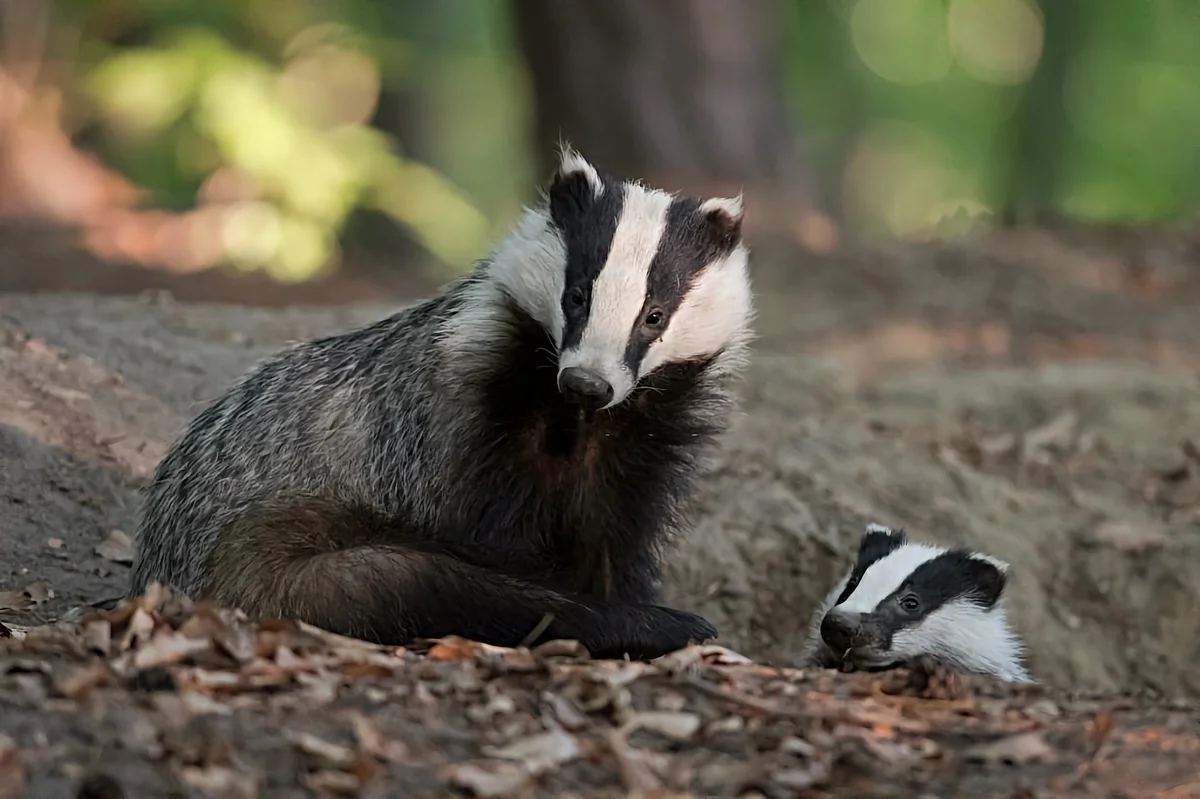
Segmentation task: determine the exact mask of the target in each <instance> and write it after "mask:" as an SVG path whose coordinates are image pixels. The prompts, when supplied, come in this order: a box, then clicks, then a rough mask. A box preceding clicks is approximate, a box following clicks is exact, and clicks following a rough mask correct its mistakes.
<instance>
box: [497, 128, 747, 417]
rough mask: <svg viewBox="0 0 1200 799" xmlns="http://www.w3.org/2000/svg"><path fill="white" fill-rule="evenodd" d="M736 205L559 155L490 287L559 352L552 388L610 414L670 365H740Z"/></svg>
mask: <svg viewBox="0 0 1200 799" xmlns="http://www.w3.org/2000/svg"><path fill="white" fill-rule="evenodd" d="M747 259H748V252H747V248H746V246H745V244H744V243H743V241H742V202H741V198H740V197H737V198H712V199H698V198H693V197H683V196H677V195H673V194H669V193H667V192H664V191H659V190H656V189H652V188H647V187H645V186H642V185H641V184H639V183H636V182H632V181H617V180H613V179H611V178H609V177H606V176H605V175H603V174H601V173H600V172H599V171H598V170H597V169H596V168H595V167H594V166H592V165H591V164H590V163H588V162H587V161H586V160H584V159H583V157H582V156H580V155H579V154H578V153H577V152H575V151H573V150H571V149H570V148H567V147H564V148H563V149H562V152H561V154H560V159H559V164H558V168H557V170H556V171H555V174H554V176H553V178H552V179H551V181H550V183H549V186H548V187H547V188H546V190H545V202H544V203H543V204H542V207H539V208H536V209H531V210H528V211H527V212H526V214H525V216H524V217H523V218H522V220H521V221H520V222H519V223H518V224H517V226H516V228H515V230H514V231H513V234H512V235H510V236H509V237H508V239H506V240H505V241H504V242H503V243H502V244H501V245H500V246H499V247H498V249H497V251H496V252H495V253H494V254H493V256H492V258H491V263H490V265H489V278H490V279H491V282H493V283H494V284H496V285H498V286H499V287H500V288H501V290H502V291H503V293H504V294H505V295H506V297H507V298H508V299H509V300H511V301H512V302H514V303H515V304H516V305H517V306H518V307H520V308H521V309H522V310H523V311H524V312H525V313H527V314H529V316H531V317H532V318H533V319H535V320H536V321H537V322H538V323H540V324H541V325H542V326H543V327H544V328H545V330H546V331H547V332H548V334H549V335H550V338H551V340H552V341H553V342H554V343H555V345H556V346H557V356H558V388H559V391H560V392H561V393H562V395H563V396H564V397H565V398H566V399H568V400H569V401H571V402H573V403H576V404H578V405H579V406H581V407H582V408H583V409H585V410H590V411H596V410H604V409H607V408H612V407H613V406H616V405H618V404H619V403H621V402H622V401H623V400H625V399H626V398H627V397H628V396H629V395H630V394H631V393H632V392H633V390H634V388H635V387H636V386H637V385H638V383H639V381H640V380H642V379H643V378H645V377H646V376H647V375H649V374H650V373H651V372H653V371H655V370H656V369H658V368H659V367H661V366H663V365H665V364H670V363H682V362H688V361H710V362H711V363H710V365H709V373H710V374H712V373H721V372H723V371H729V370H731V369H732V368H735V367H737V366H738V365H740V363H741V362H742V360H743V358H744V350H745V346H746V344H747V343H748V340H749V337H750V335H751V334H750V322H751V318H752V315H753V307H752V295H751V289H750V280H749V276H748V273H747Z"/></svg>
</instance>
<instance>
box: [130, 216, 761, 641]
mask: <svg viewBox="0 0 1200 799" xmlns="http://www.w3.org/2000/svg"><path fill="white" fill-rule="evenodd" d="M530 213H532V214H537V213H541V211H536V210H535V211H533V212H530ZM738 221H739V222H740V220H738ZM501 251H502V249H498V250H497V251H496V252H501ZM495 257H496V256H495V253H494V254H493V256H491V257H489V258H488V259H487V260H485V261H484V262H482V263H480V264H479V265H478V266H477V268H476V269H475V270H474V271H473V272H472V274H471V275H470V276H469V277H467V278H466V279H464V280H463V281H461V282H460V283H458V284H457V285H455V286H453V287H451V288H450V289H449V290H448V291H446V292H445V293H444V294H443V295H441V296H439V297H436V298H433V299H430V300H428V301H425V302H422V303H419V304H417V305H414V306H412V307H408V308H405V309H403V310H401V311H399V312H398V313H396V314H394V315H392V316H389V317H388V318H385V319H382V320H380V321H379V322H377V323H375V324H372V325H368V326H365V327H363V328H360V329H356V330H352V331H349V332H346V333H343V334H340V335H335V336H330V337H327V338H323V339H319V340H316V341H311V342H306V343H301V344H298V345H295V346H293V347H291V348H290V349H288V350H286V351H284V352H281V353H279V354H278V355H276V356H273V357H271V358H269V359H267V360H266V361H264V362H262V363H261V364H259V365H258V366H256V367H255V368H254V369H252V370H251V371H249V372H248V373H247V374H245V375H244V376H242V377H241V378H240V379H239V380H238V381H236V382H235V383H234V384H233V385H232V386H230V388H229V389H228V390H227V391H226V392H225V393H224V394H223V395H221V396H220V397H219V398H218V399H217V400H216V401H215V402H213V403H212V404H211V405H210V406H209V407H207V408H206V409H205V410H204V411H203V412H201V413H200V414H199V415H198V416H196V417H195V418H194V419H193V420H191V422H190V423H189V424H188V425H187V427H186V429H185V430H184V431H183V433H182V435H181V436H180V437H179V438H178V439H177V440H176V441H175V442H174V444H173V445H172V447H171V448H170V450H169V452H168V453H167V455H166V457H165V458H164V459H163V461H162V462H161V464H160V465H159V467H158V469H157V471H156V473H155V475H154V478H153V480H152V482H151V484H150V485H149V487H148V489H147V491H146V497H145V506H144V513H143V520H142V523H141V525H140V527H139V529H138V531H137V536H136V548H137V556H136V561H135V564H134V568H133V574H132V579H131V582H130V589H129V591H130V594H137V593H140V592H142V591H143V590H144V589H145V588H146V587H147V585H148V584H149V583H150V582H152V581H158V582H161V583H164V584H166V585H168V586H169V587H171V588H173V589H175V590H177V591H179V592H182V593H184V594H187V595H189V596H193V597H200V596H204V595H205V594H206V593H207V591H208V588H209V585H210V583H211V582H212V579H213V576H214V575H213V574H212V568H213V565H212V564H213V555H214V548H215V547H216V545H217V542H218V540H219V538H220V536H221V535H222V531H223V530H229V529H235V528H236V525H237V524H239V523H242V521H244V520H245V519H246V518H248V514H253V513H255V512H261V509H263V508H267V509H270V508H272V507H281V506H286V505H287V503H289V502H291V501H292V500H293V499H295V500H296V501H307V500H306V498H311V499H315V500H317V501H319V502H320V503H324V504H323V505H321V506H319V507H325V508H341V507H345V508H354V509H359V510H362V511H364V512H368V513H371V514H375V515H377V517H378V518H379V519H382V520H385V521H386V523H387V524H391V525H395V526H397V527H402V528H403V529H404V530H406V531H408V532H409V533H411V535H412V536H413V537H415V538H417V539H422V540H429V541H433V542H443V541H444V542H446V543H447V544H454V545H461V546H463V547H466V548H467V549H468V550H469V549H471V548H472V547H476V546H479V547H483V546H485V544H484V543H478V542H474V541H473V540H472V531H471V530H467V529H463V518H464V516H465V515H467V511H466V510H463V508H478V507H482V506H484V505H486V504H487V503H488V502H489V501H491V500H490V499H489V497H488V496H480V495H479V494H480V493H481V492H486V491H496V492H497V494H503V493H504V491H505V487H506V485H507V483H506V482H505V479H506V478H505V477H504V475H503V470H504V468H510V469H513V470H522V469H526V470H528V469H529V465H528V464H527V463H524V462H511V463H505V464H498V462H497V461H495V460H494V459H493V460H489V459H488V458H484V457H481V453H494V452H495V451H496V449H497V444H498V443H500V442H498V440H497V435H498V433H497V431H496V430H495V429H493V428H492V427H490V426H489V423H488V421H487V420H488V418H489V412H490V410H491V409H490V408H489V403H494V402H495V399H494V398H492V397H490V396H489V394H488V391H489V386H490V385H492V383H491V381H493V380H494V379H495V378H496V376H497V370H499V369H503V368H507V366H506V361H505V358H506V357H508V355H506V353H508V354H509V355H511V353H510V350H511V348H512V347H513V341H514V337H517V336H519V335H521V330H522V328H523V326H527V325H528V324H529V322H530V321H531V320H530V319H528V318H526V317H525V316H524V315H523V314H521V313H519V312H517V311H516V310H515V309H514V302H513V298H512V297H511V296H510V295H509V293H508V292H506V291H505V289H504V288H503V287H502V286H500V285H498V284H497V282H496V281H495V280H494V279H493V278H494V270H495V266H496V262H495ZM554 300H555V301H557V298H554ZM749 337H750V331H749V328H748V327H747V328H746V329H743V330H739V331H736V335H734V336H732V337H731V338H730V340H728V341H727V342H725V343H724V346H723V349H722V350H721V351H720V352H718V353H714V354H713V358H712V359H711V362H709V363H708V364H707V365H705V366H703V367H702V368H701V367H697V368H698V371H697V373H696V376H695V380H694V385H693V386H690V387H689V390H690V391H695V392H696V393H695V397H696V401H694V402H689V403H688V404H687V406H686V413H685V414H684V417H685V420H686V421H687V422H688V423H689V424H693V425H695V426H696V429H698V430H702V431H706V432H704V433H703V434H697V435H695V441H694V442H693V443H691V444H688V445H687V449H686V451H684V452H681V453H680V454H679V456H678V458H677V459H676V460H677V462H673V463H672V465H670V467H669V468H670V469H672V470H673V472H672V476H671V479H670V480H668V481H666V482H665V483H664V485H667V486H669V490H668V492H667V493H666V494H664V495H663V496H662V497H661V506H662V509H663V510H662V516H661V518H656V519H650V520H648V521H647V526H648V527H650V528H653V529H648V530H647V531H646V540H647V542H648V543H647V544H646V546H645V551H644V552H638V551H634V552H630V553H627V554H628V559H631V561H637V562H631V563H630V564H627V566H626V567H622V568H626V571H628V572H629V574H630V575H632V576H630V577H629V579H628V580H627V581H625V582H624V583H623V582H622V579H623V578H620V575H619V574H618V577H614V578H613V580H615V582H614V585H613V587H612V593H611V594H610V595H611V596H614V597H616V598H619V599H621V600H623V601H624V600H628V601H631V602H653V601H654V600H655V599H656V597H657V590H656V589H655V588H654V587H653V586H654V585H655V584H656V583H657V580H658V560H657V558H658V553H659V550H660V548H661V546H662V544H664V543H665V542H666V541H668V540H669V539H670V537H671V536H672V535H673V534H675V533H676V532H678V531H679V530H680V529H681V528H682V526H683V523H684V513H683V508H684V506H685V504H686V501H687V499H688V496H689V494H690V486H691V484H692V480H693V479H694V477H695V474H696V472H697V470H698V469H699V466H700V463H701V462H702V460H703V459H704V457H705V456H706V455H709V454H711V453H712V451H713V450H712V448H713V446H714V445H715V443H716V437H717V434H719V433H720V431H722V430H724V429H725V427H726V425H727V423H728V420H729V415H730V413H731V412H732V411H733V409H734V407H735V406H734V397H733V394H732V386H731V380H732V379H734V378H735V377H736V374H737V371H738V368H739V367H740V366H741V365H742V363H743V362H744V360H745V358H746V346H747V342H748V341H749ZM639 396H641V397H643V398H642V399H640V400H638V401H639V402H643V403H649V402H652V400H651V399H648V398H646V397H645V396H644V395H639V394H637V393H636V392H635V394H634V395H631V398H630V401H633V400H634V399H635V398H637V397H639ZM709 432H711V433H712V434H711V435H710V434H709ZM664 468H666V467H664ZM522 501H525V502H526V505H525V506H522V505H521V502H522ZM537 501H538V500H537V499H536V498H531V499H527V500H519V499H513V500H512V503H511V505H510V506H505V507H504V508H497V510H496V514H498V515H499V514H502V513H510V512H511V514H513V515H514V518H519V516H518V514H519V513H520V512H523V509H527V507H529V505H528V503H531V502H537ZM256 509H259V510H256ZM339 523H340V522H339V521H338V520H335V519H330V520H329V524H330V525H332V526H336V525H337V524H339ZM262 529H267V528H262ZM335 534H336V531H335ZM589 534H590V531H581V532H580V535H589ZM546 535H550V532H547V531H542V532H540V533H538V532H537V531H535V532H534V534H532V538H534V539H537V538H538V537H539V536H543V537H544V536H546ZM486 543H487V545H489V546H491V545H496V546H500V547H501V548H502V547H503V546H504V544H503V542H502V541H501V542H499V543H497V541H495V540H493V541H490V542H486ZM544 543H545V542H544V541H541V540H522V539H520V538H518V539H517V540H515V541H514V546H542V545H544ZM597 546H599V544H598V545H597ZM605 546H608V545H605ZM615 546H616V545H615V544H614V545H613V546H610V547H609V549H608V550H605V551H606V552H607V556H606V557H610V559H611V560H612V562H618V561H620V559H621V558H623V557H625V556H626V553H614V551H613V547H615ZM639 546H640V545H639ZM481 554H482V550H481ZM484 557H485V559H486V555H485V556H484ZM643 561H644V562H643ZM608 562H609V561H608V560H606V561H605V564H607V563H608ZM621 562H623V561H621ZM252 565H253V566H255V567H257V566H258V564H252ZM267 567H268V564H267V562H265V561H264V563H263V564H262V568H267ZM397 568H400V567H397ZM405 568H407V567H405ZM630 570H631V571H630ZM601 593H605V592H604V591H601ZM281 601H282V600H281ZM283 607H284V609H285V610H286V607H287V605H286V603H285V604H284V606H283ZM247 610H248V612H252V615H253V611H254V610H255V608H247ZM397 612H398V613H399V612H400V610H399V609H397ZM684 615H687V614H684ZM696 618H698V617H696ZM701 621H702V620H701ZM363 624H366V625H368V626H369V622H363Z"/></svg>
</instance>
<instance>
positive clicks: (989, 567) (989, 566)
mask: <svg viewBox="0 0 1200 799" xmlns="http://www.w3.org/2000/svg"><path fill="white" fill-rule="evenodd" d="M971 561H972V562H973V564H974V568H973V569H972V571H973V572H974V574H973V575H972V579H971V582H972V583H973V584H974V589H973V590H972V591H971V596H972V597H973V598H974V599H975V601H976V602H978V603H979V604H980V605H982V606H983V607H985V608H990V607H992V606H993V605H995V604H996V602H998V601H999V600H1000V595H1001V594H1003V593H1004V587H1005V586H1006V585H1008V571H1009V570H1008V564H1007V563H1005V562H1004V561H1002V560H996V559H995V558H993V557H990V556H988V555H979V554H977V553H976V554H973V555H972V556H971Z"/></svg>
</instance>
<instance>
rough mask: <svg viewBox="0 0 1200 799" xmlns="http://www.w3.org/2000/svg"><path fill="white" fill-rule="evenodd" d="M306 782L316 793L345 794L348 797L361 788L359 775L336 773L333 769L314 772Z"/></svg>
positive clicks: (343, 772)
mask: <svg viewBox="0 0 1200 799" xmlns="http://www.w3.org/2000/svg"><path fill="white" fill-rule="evenodd" d="M305 782H307V783H308V787H309V788H312V789H313V790H314V791H323V792H326V793H335V794H345V795H347V796H353V795H354V794H355V793H356V792H357V791H358V789H359V787H360V781H359V779H358V775H356V774H350V773H348V772H345V771H334V770H332V769H321V770H319V771H314V772H313V773H311V774H309V775H308V777H307V778H306V779H305Z"/></svg>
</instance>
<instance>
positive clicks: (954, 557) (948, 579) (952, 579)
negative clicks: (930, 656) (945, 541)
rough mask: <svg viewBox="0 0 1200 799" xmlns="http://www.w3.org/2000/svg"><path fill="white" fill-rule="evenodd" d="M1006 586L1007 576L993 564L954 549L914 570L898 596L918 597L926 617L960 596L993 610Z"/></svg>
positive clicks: (898, 592)
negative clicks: (909, 595)
mask: <svg viewBox="0 0 1200 799" xmlns="http://www.w3.org/2000/svg"><path fill="white" fill-rule="evenodd" d="M1004 583H1005V578H1004V574H1003V573H1002V572H1001V571H1000V570H999V569H997V568H996V567H995V566H994V565H992V564H991V563H988V562H987V561H985V560H980V559H979V558H973V557H971V555H970V553H969V552H967V551H966V550H962V549H952V550H950V551H948V552H943V553H942V554H941V555H938V556H937V557H936V558H933V559H932V560H929V561H926V562H925V563H922V564H921V565H920V566H918V567H917V568H915V569H913V573H912V574H910V575H909V576H908V579H907V580H905V581H904V582H903V583H901V584H900V587H899V588H898V589H896V594H897V595H900V596H903V595H904V594H907V593H912V594H916V595H917V597H918V598H919V599H920V600H921V606H922V612H923V614H924V615H928V614H929V613H930V612H932V611H934V610H936V609H937V608H939V607H941V606H942V605H944V604H946V603H947V602H949V601H951V600H953V599H958V598H960V597H963V598H968V599H970V601H972V602H974V603H975V604H977V605H979V606H980V607H983V608H990V607H991V606H992V605H994V604H996V600H997V599H999V598H1000V593H1001V592H1002V591H1003V590H1004Z"/></svg>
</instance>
